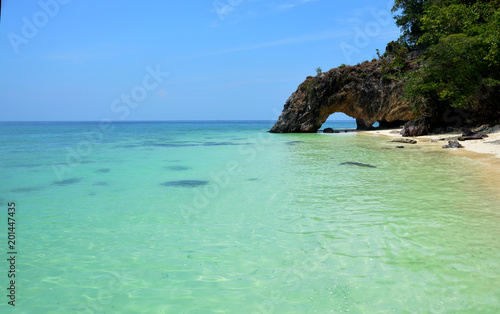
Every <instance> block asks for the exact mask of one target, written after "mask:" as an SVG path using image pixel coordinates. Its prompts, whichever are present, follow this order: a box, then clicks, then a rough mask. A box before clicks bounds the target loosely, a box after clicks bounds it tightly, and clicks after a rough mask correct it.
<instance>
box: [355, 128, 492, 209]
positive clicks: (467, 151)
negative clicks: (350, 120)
mask: <svg viewBox="0 0 500 314" xmlns="http://www.w3.org/2000/svg"><path fill="white" fill-rule="evenodd" d="M401 129H402V128H396V129H384V130H370V131H360V132H358V134H361V135H368V136H385V137H387V138H388V139H395V138H400V139H413V140H416V141H417V143H416V144H406V143H397V142H395V143H393V144H394V146H404V147H405V149H407V148H408V147H411V146H415V145H416V146H417V147H422V148H427V149H433V150H436V149H441V150H445V151H448V152H449V153H451V154H454V155H458V156H460V157H464V158H468V159H470V160H471V161H475V162H478V163H479V164H481V165H482V169H483V171H482V172H483V174H482V178H483V181H484V182H485V183H487V185H488V186H489V187H490V188H491V189H492V192H493V193H494V194H496V197H498V196H499V195H500V125H497V126H495V127H492V128H490V131H489V132H484V133H483V134H486V135H488V137H487V138H485V139H482V140H467V141H459V143H460V144H461V145H462V146H463V148H447V149H444V148H442V146H443V145H447V144H448V140H457V138H458V137H460V136H462V132H459V131H455V132H451V133H443V134H429V135H424V136H417V137H402V136H401V134H399V132H398V131H400V130H401ZM498 199H499V200H500V197H498Z"/></svg>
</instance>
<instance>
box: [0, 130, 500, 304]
mask: <svg viewBox="0 0 500 314" xmlns="http://www.w3.org/2000/svg"><path fill="white" fill-rule="evenodd" d="M271 126H272V122H267V121H264V122H241V121H239V122H135V123H112V124H103V123H101V124H100V123H93V122H88V123H87V122H86V123H83V122H78V123H49V122H39V123H6V122H3V123H0V147H1V154H0V204H1V211H0V213H1V215H2V216H3V218H2V219H1V221H3V222H4V227H3V228H0V230H3V231H1V237H2V238H3V239H4V241H2V249H1V250H0V252H1V254H2V256H1V260H2V261H3V262H2V263H1V265H2V266H1V267H2V270H3V271H2V273H1V277H0V278H2V279H1V280H0V287H1V288H2V290H3V291H4V293H2V294H3V295H4V296H2V298H1V299H2V300H3V301H2V302H1V304H0V312H1V313H8V312H10V311H11V310H12V306H9V305H7V302H8V301H9V299H8V298H7V296H6V295H7V293H8V290H7V289H8V287H9V286H8V285H9V280H10V279H9V278H7V272H8V269H9V265H8V262H7V259H8V258H9V255H8V254H7V251H8V249H7V228H8V226H7V217H8V216H7V208H8V206H7V203H8V202H15V203H16V215H15V219H16V229H15V232H16V247H15V250H16V251H17V255H16V258H15V259H16V264H15V267H16V291H15V292H16V307H15V310H16V311H15V312H16V313H344V312H350V313H422V312H433V313H498V312H499V311H500V205H499V202H500V200H499V198H498V195H496V194H495V192H496V191H498V190H496V189H495V187H492V186H491V183H487V182H491V181H488V180H485V178H487V177H488V176H489V175H491V174H489V173H488V172H487V171H486V170H485V165H484V164H482V163H481V162H478V161H475V160H472V159H469V158H465V157H461V156H458V155H456V154H451V153H449V152H447V151H445V150H440V149H439V150H438V149H429V148H426V149H418V145H417V147H407V148H405V149H395V148H394V147H395V144H394V143H390V142H389V141H388V140H387V138H381V137H373V136H366V135H358V134H355V133H341V134H322V133H318V134H270V133H267V132H266V131H267V130H269V128H270V127H271ZM328 126H331V127H334V128H339V129H342V128H351V127H355V125H354V123H353V122H350V121H347V122H345V121H344V122H335V121H334V122H331V123H330V125H328ZM346 162H353V163H354V162H357V163H362V164H366V165H370V166H372V167H367V166H360V165H355V164H343V163H346Z"/></svg>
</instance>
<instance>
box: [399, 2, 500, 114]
mask: <svg viewBox="0 0 500 314" xmlns="http://www.w3.org/2000/svg"><path fill="white" fill-rule="evenodd" d="M393 11H398V12H400V14H399V15H396V16H395V19H396V24H397V25H398V26H400V27H401V29H402V32H403V34H402V36H401V38H400V42H401V43H402V44H404V45H407V46H408V47H410V48H415V47H424V48H426V50H425V53H424V54H423V56H422V58H421V60H420V61H421V62H422V67H421V69H420V70H419V71H417V72H415V73H412V74H410V76H409V78H408V80H407V84H406V92H407V97H408V99H409V100H410V102H411V103H412V105H413V106H414V107H415V109H417V110H418V111H421V112H423V113H425V112H429V111H436V109H438V111H439V109H440V108H445V107H450V106H451V107H459V108H462V109H470V110H472V111H474V112H476V113H479V115H476V116H477V117H479V116H480V117H479V120H481V118H489V119H492V120H499V119H500V51H499V50H500V0H492V1H484V0H483V1H480V0H475V1H474V0H427V1H425V0H396V2H395V5H394V8H393ZM483 120H485V119H483Z"/></svg>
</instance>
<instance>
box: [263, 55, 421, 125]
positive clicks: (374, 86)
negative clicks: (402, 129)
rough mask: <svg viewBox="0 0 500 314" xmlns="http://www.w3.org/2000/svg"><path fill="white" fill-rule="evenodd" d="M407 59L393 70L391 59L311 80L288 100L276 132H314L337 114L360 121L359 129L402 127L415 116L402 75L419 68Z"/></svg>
mask: <svg viewBox="0 0 500 314" xmlns="http://www.w3.org/2000/svg"><path fill="white" fill-rule="evenodd" d="M414 61H415V60H406V61H405V64H404V67H403V68H392V67H391V66H389V65H388V61H387V60H378V61H373V62H364V63H362V64H358V65H356V66H345V67H341V68H336V69H331V70H330V71H328V72H325V73H321V74H319V75H317V76H316V77H308V78H307V79H306V80H305V81H304V82H303V83H302V84H300V85H299V87H298V89H297V90H296V91H295V92H294V93H293V94H292V95H291V96H290V98H289V99H288V100H287V101H286V103H285V106H284V109H283V112H282V114H281V116H280V117H279V120H278V122H276V124H275V125H274V126H273V128H272V129H271V130H270V132H273V133H314V132H316V131H318V129H319V128H320V127H321V125H322V124H323V123H324V122H325V121H326V119H327V118H328V117H329V116H330V115H331V114H333V113H335V112H343V113H345V114H347V115H348V116H351V117H353V118H356V122H357V125H358V129H366V128H369V127H371V126H372V125H373V124H374V123H375V122H379V123H380V125H381V126H390V125H398V126H399V125H400V124H401V123H403V122H405V121H409V120H411V119H413V118H414V117H415V116H414V113H413V112H412V110H411V108H410V107H409V106H408V104H407V103H406V102H405V101H404V99H403V84H402V82H401V81H400V80H398V79H397V77H398V75H399V74H400V73H402V72H409V71H414V70H416V69H417V68H418V65H417V64H416V63H415V62H414Z"/></svg>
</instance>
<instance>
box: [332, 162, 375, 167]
mask: <svg viewBox="0 0 500 314" xmlns="http://www.w3.org/2000/svg"><path fill="white" fill-rule="evenodd" d="M340 165H341V166H342V165H351V166H359V167H367V168H377V166H373V165H369V164H362V163H360V162H352V161H348V162H343V163H341V164H340Z"/></svg>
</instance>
